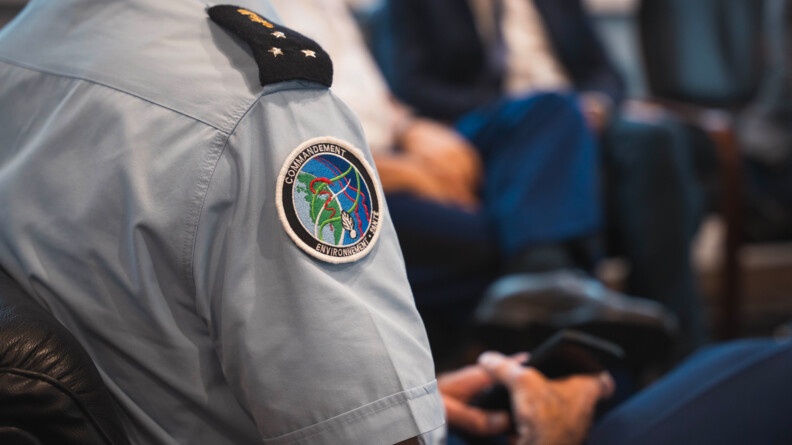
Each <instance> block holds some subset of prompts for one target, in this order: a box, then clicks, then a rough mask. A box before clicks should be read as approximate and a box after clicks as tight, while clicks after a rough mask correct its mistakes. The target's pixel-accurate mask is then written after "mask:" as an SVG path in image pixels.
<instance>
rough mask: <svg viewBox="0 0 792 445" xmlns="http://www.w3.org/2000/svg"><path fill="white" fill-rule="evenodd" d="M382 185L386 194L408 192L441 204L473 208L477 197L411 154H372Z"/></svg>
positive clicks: (476, 202)
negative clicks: (436, 172)
mask: <svg viewBox="0 0 792 445" xmlns="http://www.w3.org/2000/svg"><path fill="white" fill-rule="evenodd" d="M374 163H375V164H376V166H377V170H378V171H379V175H380V180H381V182H382V188H383V189H384V190H385V192H387V193H396V192H409V193H412V194H414V195H415V196H418V197H421V198H424V199H428V200H430V201H434V202H437V203H440V204H445V205H451V206H456V207H461V208H464V209H472V208H475V207H476V206H477V205H478V197H477V195H476V194H475V193H473V192H472V191H471V190H469V189H467V188H466V187H462V186H460V185H459V184H457V183H454V182H452V181H448V180H446V178H443V177H441V176H439V175H437V174H435V172H434V171H432V170H431V169H430V168H429V167H428V166H426V164H425V163H423V162H422V161H421V160H420V159H419V158H417V157H416V156H413V155H410V154H394V155H380V156H375V158H374Z"/></svg>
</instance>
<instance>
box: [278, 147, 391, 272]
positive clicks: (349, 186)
mask: <svg viewBox="0 0 792 445" xmlns="http://www.w3.org/2000/svg"><path fill="white" fill-rule="evenodd" d="M375 181H376V176H375V175H374V173H373V170H372V168H371V167H370V166H369V164H368V162H367V161H366V159H365V158H364V157H363V153H362V152H361V151H360V150H358V149H357V148H355V147H353V146H352V145H351V144H349V143H348V142H345V141H341V140H338V139H335V138H331V137H320V138H315V139H310V140H308V141H306V142H303V143H302V144H300V146H299V147H297V148H296V149H295V150H294V151H293V152H292V153H291V154H290V155H289V156H288V157H287V158H286V162H285V163H284V164H283V168H282V169H281V172H280V175H279V176H278V184H277V187H276V190H277V192H276V194H277V196H276V205H277V207H278V215H279V216H280V219H281V222H282V223H283V227H284V229H286V233H288V234H289V236H290V237H291V239H292V240H293V241H294V242H295V243H296V244H297V245H298V246H299V247H300V248H301V249H303V250H304V251H305V252H307V253H308V254H310V255H311V256H313V257H315V258H318V259H320V260H323V261H327V262H330V263H335V264H339V263H348V262H352V261H357V260H359V259H361V258H363V257H364V256H366V255H367V254H368V253H369V252H370V251H371V249H372V247H374V244H375V243H376V241H377V239H378V238H379V232H380V215H381V213H380V206H381V205H382V197H381V196H380V187H379V184H377V183H376V182H375Z"/></svg>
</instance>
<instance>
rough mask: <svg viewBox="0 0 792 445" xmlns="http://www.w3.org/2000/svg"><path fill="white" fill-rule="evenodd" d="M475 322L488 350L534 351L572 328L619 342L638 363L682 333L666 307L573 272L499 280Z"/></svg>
mask: <svg viewBox="0 0 792 445" xmlns="http://www.w3.org/2000/svg"><path fill="white" fill-rule="evenodd" d="M475 319H476V323H477V324H478V326H479V327H480V329H479V332H480V333H482V336H483V337H484V341H485V343H487V346H488V347H494V348H497V349H499V350H503V351H506V352H516V351H520V350H522V351H525V350H530V349H533V347H535V346H536V345H537V344H538V343H539V342H541V341H542V340H543V339H544V338H546V337H548V336H549V335H551V334H552V333H554V332H556V331H558V330H560V329H567V328H572V329H576V330H580V331H584V332H587V333H590V334H594V335H597V336H599V337H602V338H604V339H607V340H610V341H612V342H614V343H616V344H618V345H619V346H621V347H622V348H624V350H625V351H626V352H627V359H628V361H630V362H632V363H645V362H647V361H650V360H651V359H653V358H655V357H660V356H662V355H663V354H665V353H666V352H667V351H668V349H669V348H670V347H671V346H672V344H673V341H674V338H675V337H676V334H677V332H678V324H677V320H676V317H675V316H674V315H673V314H672V313H671V312H670V311H669V310H668V309H666V308H665V307H664V306H663V305H661V304H659V303H657V302H654V301H651V300H647V299H643V298H638V297H630V296H627V295H623V294H620V293H618V292H615V291H613V290H610V289H608V288H607V287H605V286H604V285H602V284H601V283H600V282H598V281H596V280H595V279H593V278H590V277H588V276H586V275H584V274H581V273H576V272H574V271H571V270H560V271H554V272H547V273H541V274H518V275H509V276H506V277H503V278H501V279H499V280H498V281H497V282H495V283H494V284H493V285H492V286H491V287H490V289H489V290H488V291H487V293H486V295H485V296H484V298H483V300H482V301H481V303H480V304H479V306H478V308H477V309H476V313H475Z"/></svg>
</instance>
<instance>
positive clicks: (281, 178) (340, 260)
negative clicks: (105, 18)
mask: <svg viewBox="0 0 792 445" xmlns="http://www.w3.org/2000/svg"><path fill="white" fill-rule="evenodd" d="M322 143H326V144H333V145H337V146H339V147H341V148H343V149H344V150H347V151H348V152H350V153H351V154H352V155H353V156H355V157H356V158H357V160H358V161H359V162H360V164H361V165H363V168H364V169H365V170H366V173H367V174H368V176H369V178H371V187H370V188H373V189H374V190H373V191H372V192H373V193H374V194H376V197H377V203H378V207H379V208H378V209H377V213H378V214H379V223H378V224H377V229H376V231H375V232H374V235H373V236H372V238H371V241H369V244H368V246H366V248H365V249H364V250H361V251H360V252H357V253H355V254H352V255H350V256H346V257H336V256H332V255H327V254H324V253H321V252H318V251H316V249H315V248H313V247H311V246H310V245H308V244H306V243H305V241H303V240H302V238H300V236H299V235H297V233H296V232H295V231H294V229H293V228H292V227H291V224H289V220H288V218H287V216H286V209H285V208H284V207H283V187H284V185H285V184H286V174H287V173H288V172H289V167H290V166H291V165H292V163H293V162H294V160H295V159H296V158H297V155H299V154H300V153H301V152H302V151H303V150H305V149H306V148H308V147H309V146H311V145H316V144H322ZM292 205H294V204H292ZM384 206H385V201H384V200H383V196H382V192H381V186H380V183H379V178H378V177H377V175H376V174H375V172H374V169H373V168H372V167H371V165H370V164H369V162H368V160H366V157H365V156H364V154H363V151H361V150H360V149H358V148H357V147H355V146H354V145H352V144H351V143H349V142H347V141H344V140H341V139H337V138H334V137H332V136H319V137H315V138H312V139H308V140H307V141H305V142H303V143H301V144H300V145H299V146H297V148H295V149H294V150H292V151H291V153H289V155H288V156H287V157H286V161H285V162H284V163H283V167H281V171H280V173H279V174H278V182H277V184H276V187H275V207H276V208H277V209H278V218H279V219H280V221H281V225H283V228H284V229H285V230H286V233H287V234H288V235H289V238H291V239H292V241H294V243H295V244H297V246H298V247H299V248H300V249H302V250H304V251H305V252H307V253H308V254H309V255H311V256H312V257H314V258H316V259H319V260H322V261H325V262H328V263H332V264H345V263H351V262H354V261H358V260H360V259H362V258H363V257H365V256H366V255H368V254H369V252H371V249H373V248H374V245H375V244H377V240H379V236H380V232H381V231H382V223H383V217H384V215H383V213H382V209H383V208H384ZM361 235H362V234H361ZM317 241H319V240H317ZM319 242H321V241H319Z"/></svg>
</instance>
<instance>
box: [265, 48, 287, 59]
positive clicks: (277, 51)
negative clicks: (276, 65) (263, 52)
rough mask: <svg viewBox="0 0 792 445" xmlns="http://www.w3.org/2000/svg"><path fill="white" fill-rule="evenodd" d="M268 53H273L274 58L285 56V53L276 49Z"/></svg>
mask: <svg viewBox="0 0 792 445" xmlns="http://www.w3.org/2000/svg"><path fill="white" fill-rule="evenodd" d="M267 52H268V53H272V56H273V57H278V56H282V55H283V51H281V49H280V48H275V47H272V49H271V50H269V51H267Z"/></svg>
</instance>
